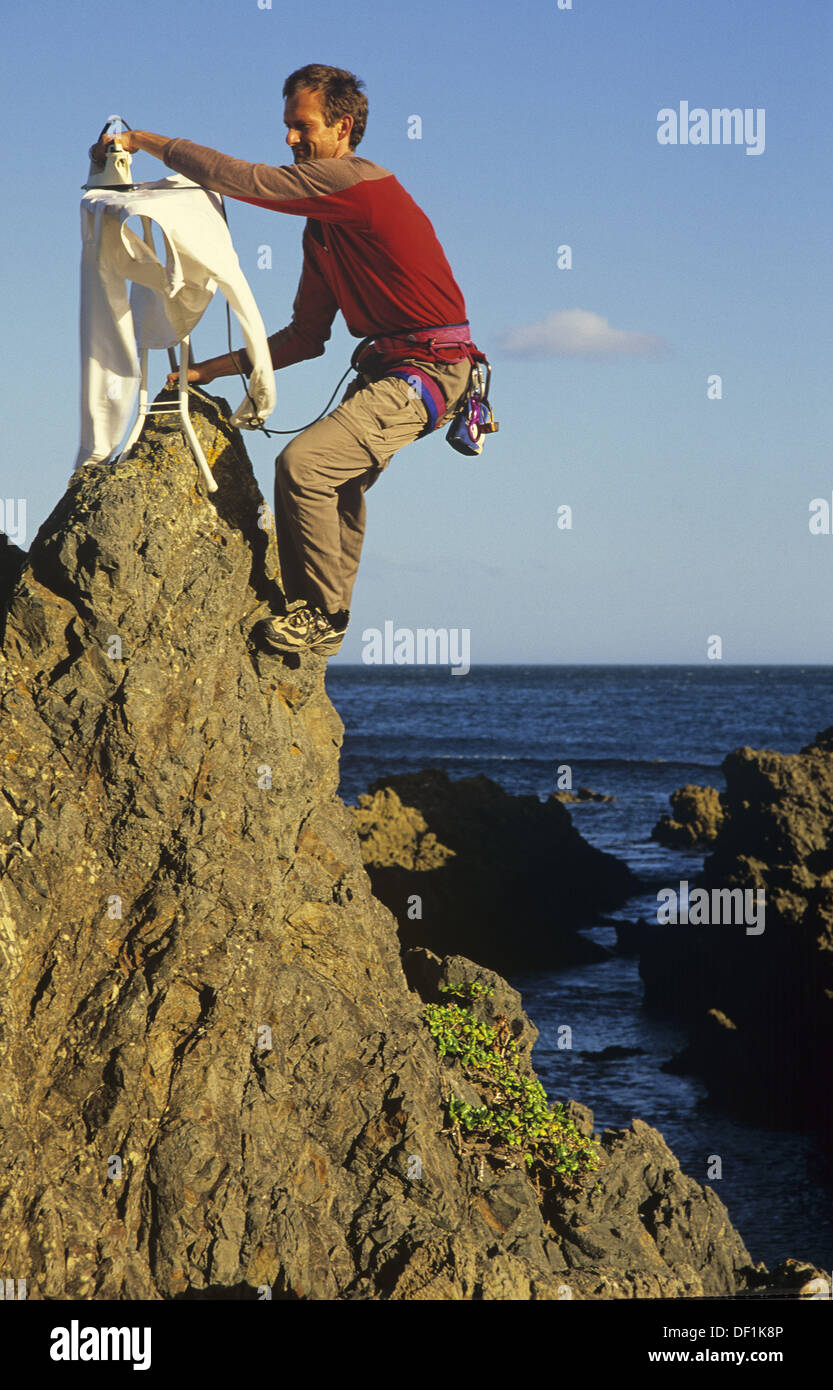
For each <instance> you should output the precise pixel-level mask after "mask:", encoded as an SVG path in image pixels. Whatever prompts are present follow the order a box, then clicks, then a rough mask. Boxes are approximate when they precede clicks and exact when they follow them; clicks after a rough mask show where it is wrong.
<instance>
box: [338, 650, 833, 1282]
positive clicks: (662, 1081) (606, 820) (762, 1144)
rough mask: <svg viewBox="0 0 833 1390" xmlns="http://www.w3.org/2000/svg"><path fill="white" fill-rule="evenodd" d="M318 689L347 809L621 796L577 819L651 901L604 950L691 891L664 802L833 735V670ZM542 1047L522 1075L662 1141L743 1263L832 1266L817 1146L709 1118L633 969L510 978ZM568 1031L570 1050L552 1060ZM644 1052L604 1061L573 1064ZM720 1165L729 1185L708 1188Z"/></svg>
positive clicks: (528, 670)
mask: <svg viewBox="0 0 833 1390" xmlns="http://www.w3.org/2000/svg"><path fill="white" fill-rule="evenodd" d="M327 689H328V693H329V695H330V698H331V699H332V701H333V703H334V705H335V707H336V709H337V710H338V712H339V714H340V715H341V718H342V720H343V721H344V726H345V736H344V747H343V750H342V758H341V777H342V780H341V795H342V796H343V798H344V800H345V801H347V802H350V803H355V801H356V798H357V796H358V795H359V794H360V793H361V792H364V791H367V789H368V788H369V786H370V784H371V782H373V781H374V780H375V779H376V778H378V777H382V776H384V775H386V774H392V773H401V772H414V771H419V770H420V769H423V768H429V767H435V768H441V769H442V770H444V771H445V772H447V773H448V775H449V776H450V777H452V778H456V777H471V776H474V775H476V774H477V773H484V774H485V775H486V776H487V777H491V778H492V779H493V780H494V781H496V782H499V783H500V785H501V786H502V787H504V788H505V789H506V791H508V792H512V793H514V794H516V795H517V794H529V793H533V794H535V795H536V796H538V797H539V798H541V799H542V800H544V799H545V798H546V797H547V796H549V795H550V794H551V793H552V792H553V791H555V790H556V789H557V787H558V779H559V769H561V768H563V767H564V766H568V767H569V768H570V771H571V777H572V786H573V789H574V790H575V789H576V788H577V787H579V786H587V787H590V788H591V789H592V790H593V791H595V792H605V793H607V794H609V795H612V796H614V797H615V798H616V799H615V801H612V802H585V803H572V804H570V806H569V808H568V809H569V811H570V813H571V815H572V817H573V820H574V823H575V825H576V826H577V827H578V829H579V830H580V831H581V833H582V835H584V837H585V839H587V840H588V841H589V842H590V843H591V844H593V845H595V846H596V847H597V848H599V849H603V850H607V851H609V852H610V853H612V854H616V855H618V856H619V857H620V858H621V859H624V860H626V862H627V863H628V864H630V866H631V868H632V869H633V870H634V871H635V872H636V873H637V874H639V875H640V877H641V878H642V879H643V880H644V881H646V882H647V884H648V885H649V886H650V887H652V888H653V891H651V892H647V893H646V894H644V895H643V896H642V897H635V898H632V899H630V900H629V902H628V903H627V904H625V906H624V907H622V908H621V909H619V910H618V911H616V912H612V913H609V914H606V918H605V922H604V923H600V924H598V925H596V926H593V927H592V928H590V929H589V932H588V935H590V936H591V937H593V938H594V939H595V940H597V941H599V942H600V943H601V944H602V945H605V946H607V947H609V948H612V947H613V946H614V945H615V925H613V923H615V921H617V920H623V921H636V919H637V918H638V917H640V916H647V915H649V914H654V913H655V912H656V889H657V888H658V887H660V886H664V885H668V884H675V883H677V882H678V881H679V880H680V879H684V878H689V879H690V878H692V877H693V876H694V874H696V873H697V871H698V870H699V868H700V867H701V865H702V862H703V856H702V854H692V853H690V852H685V853H684V852H680V851H674V850H669V849H665V848H663V847H662V846H661V845H658V844H657V843H656V842H655V841H653V840H651V839H650V831H651V828H652V826H653V825H655V823H656V821H657V820H658V819H659V817H660V816H661V815H663V814H665V813H667V812H668V810H669V804H668V797H669V795H670V793H671V792H672V791H674V790H675V789H676V788H677V787H681V786H683V785H684V784H685V783H688V782H694V783H697V784H699V785H704V786H705V785H708V786H714V787H717V788H718V789H720V790H722V789H723V788H724V786H725V781H724V778H723V774H722V772H721V770H720V764H721V762H722V760H723V758H724V757H725V756H726V754H727V753H729V752H731V750H732V749H734V748H738V747H741V746H743V745H748V746H749V747H752V748H771V749H775V750H777V751H779V752H782V753H796V752H798V751H799V749H800V748H802V747H803V746H804V745H806V744H808V743H810V742H811V741H812V739H813V738H814V737H815V735H816V734H817V733H819V732H820V731H821V730H822V729H824V728H826V727H828V726H829V725H830V724H831V723H833V667H831V666H760V667H754V666H726V665H724V664H722V663H721V662H714V663H710V664H709V665H707V666H701V665H698V666H670V665H668V666H473V667H472V668H471V670H470V671H469V673H468V674H467V675H465V676H453V675H451V672H450V670H449V668H447V667H445V668H442V667H436V666H393V667H392V666H337V665H332V664H331V665H330V666H329V668H328V671H327ZM511 983H512V984H513V985H514V986H515V987H516V988H517V989H519V990H520V991H521V994H522V995H523V1000H524V1007H525V1009H526V1011H527V1013H528V1014H529V1016H530V1018H531V1019H532V1020H533V1022H534V1023H535V1025H536V1026H537V1027H538V1029H539V1030H540V1038H539V1040H538V1043H537V1045H536V1048H535V1051H534V1054H533V1063H534V1065H535V1067H536V1070H537V1072H538V1075H539V1076H540V1078H541V1081H542V1082H543V1084H544V1086H545V1087H546V1089H547V1092H548V1095H549V1097H550V1099H551V1100H552V1101H556V1100H561V1099H566V1098H568V1097H569V1098H572V1099H574V1100H577V1101H580V1102H582V1104H584V1105H589V1106H590V1107H591V1109H592V1110H593V1112H594V1116H595V1122H596V1127H597V1129H604V1128H607V1127H621V1126H623V1125H628V1124H629V1123H630V1120H631V1118H632V1117H633V1116H638V1117H639V1118H640V1119H642V1120H645V1121H646V1122H647V1123H648V1124H650V1125H653V1126H655V1128H657V1129H658V1130H659V1131H660V1132H661V1133H662V1134H663V1136H664V1137H665V1139H666V1141H667V1142H668V1144H669V1145H670V1147H671V1149H672V1150H673V1152H674V1153H675V1155H676V1156H677V1158H678V1159H679V1161H680V1165H681V1167H682V1169H683V1171H684V1172H685V1173H688V1174H689V1175H690V1176H691V1177H693V1178H696V1179H697V1180H698V1181H699V1182H702V1183H708V1184H709V1185H710V1186H711V1187H713V1188H714V1190H715V1192H716V1193H717V1195H718V1196H719V1197H720V1198H721V1200H722V1201H723V1202H725V1204H726V1206H727V1208H728V1210H729V1215H730V1217H731V1219H732V1222H733V1223H734V1225H735V1226H736V1227H737V1229H738V1230H739V1231H740V1233H741V1235H742V1237H743V1239H744V1241H745V1243H746V1246H747V1248H748V1250H749V1252H750V1254H751V1256H752V1258H753V1260H755V1261H758V1260H763V1261H764V1262H765V1263H766V1264H767V1266H768V1267H770V1268H772V1266H773V1265H774V1264H776V1263H777V1262H778V1261H779V1260H781V1259H784V1258H785V1257H786V1256H792V1257H794V1258H796V1259H806V1260H812V1261H813V1262H815V1263H817V1264H820V1265H822V1266H824V1267H825V1268H827V1269H830V1268H831V1265H833V1175H832V1174H831V1172H830V1166H829V1164H825V1162H824V1159H823V1156H822V1154H821V1152H820V1150H819V1148H818V1145H817V1144H816V1143H815V1141H814V1140H813V1138H812V1137H811V1136H810V1135H807V1134H803V1133H790V1132H784V1131H779V1130H770V1129H766V1130H765V1129H759V1128H756V1127H754V1126H751V1125H747V1124H745V1123H741V1122H740V1121H738V1120H735V1119H733V1118H732V1117H731V1116H728V1115H725V1114H722V1113H720V1112H719V1111H716V1110H714V1109H712V1108H711V1107H710V1106H709V1105H708V1103H707V1102H706V1099H705V1086H704V1085H703V1084H702V1083H701V1082H700V1081H699V1080H697V1078H694V1077H681V1076H673V1075H670V1074H666V1073H664V1072H662V1071H661V1070H660V1066H661V1064H662V1062H663V1061H665V1060H667V1059H668V1058H669V1057H670V1056H671V1055H672V1054H673V1053H674V1052H676V1051H678V1050H679V1049H680V1048H681V1047H682V1046H683V1045H684V1043H685V1041H686V1034H685V1032H684V1030H683V1029H682V1028H680V1027H678V1026H677V1025H675V1024H673V1023H670V1022H669V1021H668V1020H662V1019H657V1018H656V1017H653V1016H651V1015H648V1014H646V1013H645V1011H644V1010H643V1009H642V1003H641V1001H642V982H641V980H640V978H639V973H638V961H637V959H636V958H635V957H633V956H622V955H616V956H614V957H613V958H612V959H611V960H607V961H604V962H602V963H600V964H595V965H587V966H581V967H578V968H572V969H570V970H563V971H538V972H535V973H528V974H524V975H523V976H514V977H511ZM565 1021H567V1022H569V1024H570V1026H571V1028H572V1031H573V1036H572V1043H573V1045H572V1049H570V1050H566V1049H564V1050H559V1048H558V1046H557V1032H556V1030H557V1028H558V1026H559V1024H561V1023H563V1022H565ZM611 1045H618V1046H620V1047H627V1048H634V1049H636V1048H638V1049H640V1051H639V1052H638V1053H636V1054H635V1055H632V1056H628V1057H625V1058H620V1059H615V1060H604V1059H599V1058H595V1057H592V1056H582V1053H583V1052H587V1053H594V1052H599V1051H601V1050H602V1049H603V1048H606V1047H609V1046H611ZM714 1156H717V1157H719V1158H720V1161H721V1169H722V1176H721V1177H720V1178H716V1177H709V1176H708V1173H709V1170H711V1171H712V1172H714V1171H715V1168H716V1165H715V1164H714Z"/></svg>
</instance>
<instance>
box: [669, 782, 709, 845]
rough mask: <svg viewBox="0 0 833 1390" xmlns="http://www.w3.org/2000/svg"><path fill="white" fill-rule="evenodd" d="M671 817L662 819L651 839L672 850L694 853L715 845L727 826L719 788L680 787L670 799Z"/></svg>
mask: <svg viewBox="0 0 833 1390" xmlns="http://www.w3.org/2000/svg"><path fill="white" fill-rule="evenodd" d="M669 799H670V801H671V812H672V814H671V815H670V816H662V817H661V818H660V820H659V821H657V824H656V825H655V826H654V828H653V830H652V831H651V839H652V840H658V841H659V843H660V844H662V845H668V846H669V847H670V848H672V849H692V848H698V847H700V846H702V845H711V844H714V842H715V840H716V839H717V836H718V832H719V830H720V827H721V825H722V823H723V807H722V805H721V802H720V792H719V791H718V790H717V788H716V787H695V786H692V785H689V786H685V787H680V788H679V789H678V790H677V791H675V792H672V793H671V796H670V798H669Z"/></svg>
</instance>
